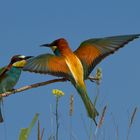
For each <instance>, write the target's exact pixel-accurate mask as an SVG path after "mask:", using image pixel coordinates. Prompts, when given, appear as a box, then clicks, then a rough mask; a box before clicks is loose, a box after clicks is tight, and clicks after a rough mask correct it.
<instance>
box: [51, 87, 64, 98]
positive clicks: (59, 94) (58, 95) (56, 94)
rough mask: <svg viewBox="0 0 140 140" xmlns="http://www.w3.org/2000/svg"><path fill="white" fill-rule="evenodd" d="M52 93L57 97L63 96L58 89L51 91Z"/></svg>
mask: <svg viewBox="0 0 140 140" xmlns="http://www.w3.org/2000/svg"><path fill="white" fill-rule="evenodd" d="M52 93H53V94H54V95H55V96H57V97H61V96H64V92H63V91H61V90H59V89H53V90H52Z"/></svg>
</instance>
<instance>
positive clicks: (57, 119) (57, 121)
mask: <svg viewBox="0 0 140 140" xmlns="http://www.w3.org/2000/svg"><path fill="white" fill-rule="evenodd" d="M58 102H59V97H58V96H56V110H55V111H56V112H55V113H56V140H58V130H59V116H58Z"/></svg>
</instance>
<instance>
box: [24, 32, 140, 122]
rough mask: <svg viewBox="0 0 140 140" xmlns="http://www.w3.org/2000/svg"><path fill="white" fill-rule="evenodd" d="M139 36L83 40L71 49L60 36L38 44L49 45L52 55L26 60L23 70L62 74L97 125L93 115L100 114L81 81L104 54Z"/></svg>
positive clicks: (108, 53)
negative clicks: (74, 48) (72, 86)
mask: <svg viewBox="0 0 140 140" xmlns="http://www.w3.org/2000/svg"><path fill="white" fill-rule="evenodd" d="M139 36H140V34H132V35H118V36H112V37H104V38H92V39H88V40H85V41H83V42H82V43H81V44H80V46H79V47H78V48H77V49H76V50H75V51H74V52H73V51H72V50H71V48H70V47H69V44H68V42H67V40H66V39H64V38H59V39H57V40H55V41H53V42H52V43H49V44H43V45H41V46H44V47H49V48H51V49H52V51H53V53H54V55H53V54H48V53H46V54H41V55H38V56H36V57H32V58H31V59H29V60H27V63H26V65H25V66H24V68H23V70H24V71H29V72H35V73H41V74H50V75H54V76H58V77H65V78H66V79H68V80H69V81H71V83H72V85H74V87H75V88H76V90H77V92H78V93H79V95H80V97H81V98H82V101H83V103H84V106H85V108H86V111H87V114H88V116H89V117H90V118H91V119H93V120H94V122H95V124H96V125H97V123H96V117H97V116H98V115H99V113H98V111H97V110H96V108H95V106H94V105H93V103H92V102H91V100H90V98H89V96H88V94H87V90H86V85H85V81H84V80H86V79H87V78H88V76H89V74H90V73H91V72H92V70H93V69H94V68H95V66H96V65H97V64H98V63H100V62H101V61H102V60H103V59H104V58H105V57H107V56H109V55H110V54H113V53H114V52H115V51H117V50H118V49H119V48H122V47H124V46H125V45H126V44H127V43H129V42H130V41H132V40H134V39H136V38H138V37H139Z"/></svg>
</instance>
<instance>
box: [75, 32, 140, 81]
mask: <svg viewBox="0 0 140 140" xmlns="http://www.w3.org/2000/svg"><path fill="white" fill-rule="evenodd" d="M139 36H140V34H135V35H122V36H113V37H105V38H97V39H89V40H86V41H84V42H82V43H81V44H80V46H79V48H78V49H77V50H76V51H75V52H74V53H75V54H76V55H77V56H78V57H79V59H80V60H81V62H82V65H83V67H84V77H85V79H86V78H87V76H88V75H89V74H90V73H91V71H92V70H93V68H94V67H95V66H96V65H97V64H98V63H99V62H100V61H101V60H102V59H104V58H105V57H106V56H108V55H110V54H113V53H114V52H115V51H117V50H118V49H119V48H122V47H124V45H125V44H127V43H128V42H130V41H132V40H133V39H135V38H138V37H139Z"/></svg>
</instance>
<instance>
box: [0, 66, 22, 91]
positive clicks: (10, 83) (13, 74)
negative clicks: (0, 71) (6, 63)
mask: <svg viewBox="0 0 140 140" xmlns="http://www.w3.org/2000/svg"><path fill="white" fill-rule="evenodd" d="M20 74H21V69H17V68H11V70H9V71H8V72H6V75H5V76H4V78H3V79H2V80H1V81H0V93H2V92H6V91H9V90H12V89H13V88H14V86H15V85H16V83H17V81H18V80H19V77H20Z"/></svg>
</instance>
